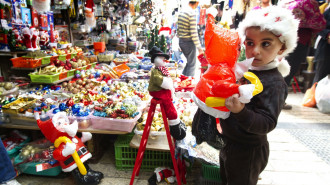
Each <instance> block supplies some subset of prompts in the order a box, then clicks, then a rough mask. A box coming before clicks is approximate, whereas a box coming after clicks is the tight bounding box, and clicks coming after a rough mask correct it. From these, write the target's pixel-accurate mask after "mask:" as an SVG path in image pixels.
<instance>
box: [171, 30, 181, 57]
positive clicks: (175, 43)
mask: <svg viewBox="0 0 330 185" xmlns="http://www.w3.org/2000/svg"><path fill="white" fill-rule="evenodd" d="M172 52H173V54H172V60H174V61H179V60H181V53H182V52H181V48H180V46H179V38H178V35H177V34H176V33H174V35H173V38H172Z"/></svg>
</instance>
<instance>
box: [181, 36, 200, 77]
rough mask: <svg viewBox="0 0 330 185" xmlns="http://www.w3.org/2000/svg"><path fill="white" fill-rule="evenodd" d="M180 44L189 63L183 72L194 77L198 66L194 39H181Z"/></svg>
mask: <svg viewBox="0 0 330 185" xmlns="http://www.w3.org/2000/svg"><path fill="white" fill-rule="evenodd" d="M179 46H180V48H181V50H182V52H183V54H184V56H185V57H186V58H187V64H186V66H185V68H184V69H183V72H182V74H183V75H185V76H191V77H194V75H195V68H196V51H197V50H196V47H195V44H194V42H193V41H192V40H186V39H180V41H179Z"/></svg>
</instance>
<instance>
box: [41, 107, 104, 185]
mask: <svg viewBox="0 0 330 185" xmlns="http://www.w3.org/2000/svg"><path fill="white" fill-rule="evenodd" d="M35 119H36V120H37V123H38V126H39V128H40V130H41V132H42V133H43V134H44V136H45V137H46V138H47V139H48V140H49V141H51V142H52V143H54V145H55V147H56V149H55V150H54V152H53V156H54V159H56V160H57V161H59V163H60V165H61V167H62V170H63V171H64V172H72V175H73V176H74V178H75V180H76V182H77V184H90V185H91V184H99V182H100V181H101V179H102V178H103V174H102V173H101V172H97V171H93V170H91V169H90V168H89V167H88V165H87V164H83V163H84V162H86V161H87V160H88V159H90V158H91V157H92V154H91V153H89V151H88V150H87V148H86V146H85V145H84V142H86V141H88V140H90V139H91V138H92V134H91V133H90V132H82V137H81V138H78V137H77V136H76V133H77V131H78V122H77V121H74V122H73V123H71V124H70V122H69V119H68V117H67V116H66V113H65V112H59V113H57V114H55V115H54V117H53V118H52V119H49V117H47V118H45V119H40V117H39V113H35Z"/></svg>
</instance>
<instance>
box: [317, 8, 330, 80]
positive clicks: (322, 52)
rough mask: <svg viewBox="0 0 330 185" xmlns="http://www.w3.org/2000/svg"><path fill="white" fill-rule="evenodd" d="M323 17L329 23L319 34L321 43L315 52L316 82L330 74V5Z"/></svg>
mask: <svg viewBox="0 0 330 185" xmlns="http://www.w3.org/2000/svg"><path fill="white" fill-rule="evenodd" d="M327 4H328V3H327ZM323 16H324V18H325V20H326V21H327V25H326V28H325V29H324V30H322V31H321V32H320V33H319V37H320V41H319V43H318V45H317V48H316V50H315V56H314V62H315V63H316V70H315V77H314V82H318V81H320V80H321V79H323V78H324V77H326V76H327V75H328V74H330V52H329V51H330V4H328V6H327V8H325V12H324V14H323Z"/></svg>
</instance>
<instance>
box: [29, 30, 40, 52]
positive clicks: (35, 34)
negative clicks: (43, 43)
mask: <svg viewBox="0 0 330 185" xmlns="http://www.w3.org/2000/svg"><path fill="white" fill-rule="evenodd" d="M30 31H31V34H32V38H31V42H32V48H33V49H34V50H36V49H40V48H39V40H40V37H39V30H37V29H35V28H34V27H31V30H30Z"/></svg>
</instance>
